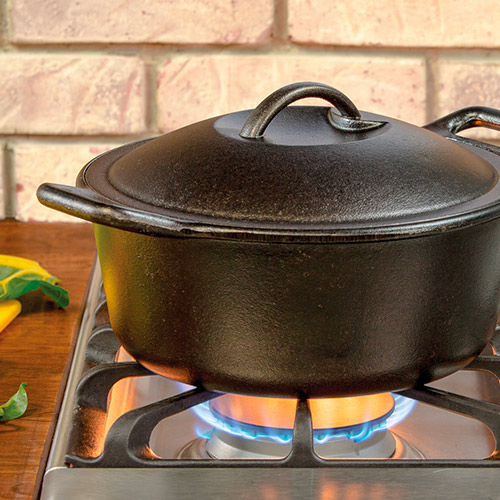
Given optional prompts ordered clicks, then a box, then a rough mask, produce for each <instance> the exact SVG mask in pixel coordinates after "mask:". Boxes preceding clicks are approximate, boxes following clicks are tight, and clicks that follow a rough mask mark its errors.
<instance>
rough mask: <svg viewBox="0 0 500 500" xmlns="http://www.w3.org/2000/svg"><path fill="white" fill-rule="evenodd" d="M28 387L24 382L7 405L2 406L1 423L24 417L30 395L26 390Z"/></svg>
mask: <svg viewBox="0 0 500 500" xmlns="http://www.w3.org/2000/svg"><path fill="white" fill-rule="evenodd" d="M27 385H28V384H25V383H24V382H23V383H22V384H21V385H20V386H19V390H18V391H17V392H16V393H15V394H14V395H13V396H12V397H11V398H10V399H9V400H8V401H7V402H6V403H4V404H3V405H0V422H5V421H7V420H14V419H15V418H19V417H22V416H23V415H24V412H25V411H26V408H27V407H28V395H27V394H26V391H25V389H24V388H25V387H26V386H27Z"/></svg>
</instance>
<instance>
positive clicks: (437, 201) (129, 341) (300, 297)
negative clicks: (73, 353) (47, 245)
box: [38, 83, 500, 397]
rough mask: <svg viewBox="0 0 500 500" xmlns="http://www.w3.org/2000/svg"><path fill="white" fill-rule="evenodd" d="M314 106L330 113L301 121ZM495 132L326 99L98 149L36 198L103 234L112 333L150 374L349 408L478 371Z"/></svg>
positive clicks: (491, 312)
mask: <svg viewBox="0 0 500 500" xmlns="http://www.w3.org/2000/svg"><path fill="white" fill-rule="evenodd" d="M303 97H320V98H324V99H326V100H327V101H329V102H330V103H331V104H332V105H333V106H334V107H335V108H336V110H334V109H333V108H330V107H325V106H291V107H287V105H288V104H290V103H292V102H293V101H296V100H297V99H300V98H303ZM474 126H486V127H492V128H498V127H499V126H500V112H499V111H495V110H492V109H488V108H467V109H463V110H461V111H457V112H456V113H452V114H451V115H448V116H446V117H444V118H442V119H440V120H438V121H436V122H434V123H432V124H430V125H428V126H426V127H424V128H419V127H416V126H413V125H410V124H407V123H404V122H401V121H398V120H395V119H392V118H388V117H385V116H378V115H374V114H371V113H365V112H363V113H360V112H359V111H358V110H357V109H356V107H355V106H354V104H353V103H352V102H351V101H350V100H349V99H348V98H347V97H346V96H345V95H343V94H342V93H340V92H339V91H337V90H335V89H333V88H331V87H328V86H326V85H322V84H316V83H298V84H293V85H289V86H287V87H284V88H282V89H280V90H278V91H276V92H275V93H273V94H272V95H270V96H269V97H268V98H267V99H265V100H264V101H263V102H262V103H261V104H260V105H259V106H258V107H257V108H256V109H255V110H253V111H252V112H249V111H242V112H238V113H231V114H228V115H224V116H220V117H217V118H212V119H209V120H205V121H203V122H200V123H196V124H194V125H190V126H188V127H185V128H183V129H180V130H176V131H174V132H171V133H169V134H167V135H164V136H162V137H158V138H155V139H149V140H146V141H141V142H135V143H133V144H128V145H126V146H123V147H120V148H118V149H115V150H112V151H110V152H107V153H105V154H103V155H101V156H99V157H98V158H96V159H94V160H93V161H91V162H90V163H89V164H87V165H86V166H85V167H84V169H83V170H82V171H81V173H80V175H79V177H78V180H77V187H76V188H75V187H67V186H61V185H55V184H43V185H42V186H40V188H39V190H38V197H39V199H40V201H41V202H42V203H43V204H45V205H47V206H49V207H52V208H55V209H57V210H60V211H62V212H66V213H68V214H72V215H74V216H76V217H80V218H82V219H86V220H89V221H92V222H94V223H95V235H96V240H97V247H98V253H99V258H100V263H101V267H102V272H103V279H104V287H105V290H106V296H107V299H108V306H109V313H110V318H111V324H112V326H113V329H114V331H115V333H116V335H117V337H118V338H119V340H120V342H121V343H122V344H123V346H124V347H125V349H126V350H127V351H128V352H129V353H130V354H131V355H132V356H133V357H134V358H136V359H137V360H138V361H139V362H140V363H142V364H143V365H144V366H146V367H148V368H149V369H151V370H153V371H154V372H157V373H160V374H162V375H165V376H167V377H170V378H173V379H176V380H179V381H182V382H186V383H189V384H193V385H200V386H204V387H205V388H206V389H210V390H217V391H224V392H238V393H243V394H256V395H281V396H296V395H300V396H318V397H323V396H332V397H333V396H346V395H356V394H368V393H374V392H382V391H393V390H398V389H403V388H408V387H411V386H414V385H416V384H420V383H426V382H429V381H431V380H434V379H438V378H440V377H444V376H445V375H448V374H450V373H452V372H454V371H455V370H458V369H459V368H461V367H463V366H465V365H467V364H468V363H469V362H470V361H472V359H473V358H474V357H475V356H477V355H478V354H479V353H480V351H481V350H482V349H483V348H484V347H485V345H486V344H487V342H488V340H489V339H490V337H491V335H492V334H493V331H494V328H495V324H496V318H497V314H498V308H499V299H500V293H499V292H500V254H499V249H500V222H499V216H500V186H499V183H498V169H499V166H500V158H499V154H500V149H497V148H495V147H493V146H490V145H487V144H483V143H480V142H476V141H473V140H471V139H465V138H462V137H458V136H457V135H455V133H456V132H458V131H460V130H462V129H465V128H469V127H474Z"/></svg>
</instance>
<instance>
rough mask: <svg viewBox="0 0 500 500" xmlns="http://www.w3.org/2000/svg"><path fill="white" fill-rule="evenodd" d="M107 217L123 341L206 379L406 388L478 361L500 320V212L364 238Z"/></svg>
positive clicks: (316, 389) (238, 384) (109, 280)
mask: <svg viewBox="0 0 500 500" xmlns="http://www.w3.org/2000/svg"><path fill="white" fill-rule="evenodd" d="M95 230H96V240H97V246H98V252H99V258H100V262H101V269H102V272H103V280H104V285H105V288H106V294H107V299H108V307H109V313H110V318H111V324H112V326H113V329H114V331H115V334H116V335H117V336H118V338H119V339H120V341H121V343H122V344H123V346H124V347H125V348H126V349H127V351H128V352H129V353H130V354H131V355H132V356H133V357H134V358H136V359H137V360H139V361H140V362H141V363H143V364H144V365H145V366H147V367H148V368H149V369H151V370H152V371H154V372H157V373H160V374H162V375H165V376H167V377H169V378H173V379H176V380H179V381H182V382H186V383H189V384H192V385H200V386H203V387H205V388H206V389H208V390H216V391H223V392H235V393H246V394H260V395H299V396H301V395H304V394H305V395H308V396H318V397H320V396H322V397H327V396H330V397H331V396H347V395H356V394H369V393H376V392H384V391H394V390H398V389H404V388H407V387H412V386H414V385H416V384H419V383H426V382H429V381H431V380H434V379H438V378H441V377H444V376H446V375H448V374H450V373H452V372H454V371H456V370H458V369H459V368H461V367H463V366H464V365H466V364H467V363H469V362H470V361H472V359H473V358H474V357H475V356H477V355H478V354H479V353H480V352H481V350H482V349H483V348H484V346H485V345H486V344H487V342H488V340H489V338H490V337H491V335H492V334H493V331H494V328H495V324H496V318H497V314H498V307H499V294H500V290H499V286H498V284H499V283H500V259H499V257H498V256H499V252H498V248H499V247H500V224H499V222H498V220H493V221H490V222H488V223H485V224H478V225H476V226H473V227H471V228H466V229H462V230H456V231H448V232H444V233H442V234H440V235H433V236H427V237H422V238H410V239H406V240H389V241H383V242H373V243H363V244H350V243H345V244H339V243H336V244H284V243H281V244H280V243H273V244H270V243H255V242H253V243H249V242H245V241H241V242H238V241H227V240H217V239H207V240H204V239H197V238H158V237H152V236H146V235H139V234H136V233H131V232H126V231H120V230H117V229H113V228H109V227H106V226H99V225H96V226H95Z"/></svg>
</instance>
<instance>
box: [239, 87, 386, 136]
mask: <svg viewBox="0 0 500 500" xmlns="http://www.w3.org/2000/svg"><path fill="white" fill-rule="evenodd" d="M306 97H319V98H321V99H325V100H326V101H328V102H329V103H331V104H332V105H333V106H335V108H337V110H338V111H340V113H341V115H338V114H336V113H334V112H333V110H332V108H330V110H329V111H328V118H329V120H330V123H331V125H332V126H333V127H334V128H336V129H337V130H341V131H343V132H362V131H366V130H371V129H374V128H378V127H381V126H382V125H384V123H385V122H374V121H369V120H361V114H360V112H359V111H358V108H356V106H355V105H354V103H353V102H352V101H351V100H350V99H349V98H348V97H347V96H346V95H345V94H343V93H342V92H340V91H339V90H337V89H334V88H333V87H330V86H329V85H325V84H323V83H314V82H299V83H292V84H290V85H286V86H285V87H282V88H280V89H278V90H276V91H275V92H273V93H272V94H271V95H270V96H268V97H266V98H265V99H264V100H263V101H262V102H261V103H260V104H259V105H258V106H257V107H256V108H255V109H254V110H253V111H252V112H251V113H250V115H249V117H248V118H247V120H246V122H245V123H244V125H243V127H242V129H241V131H240V136H241V137H244V138H246V139H257V138H259V137H262V135H263V134H264V131H265V130H266V128H267V126H268V125H269V124H270V123H271V121H272V119H273V118H274V117H275V116H276V115H277V114H278V113H279V112H280V111H281V110H282V109H283V108H285V107H286V106H288V105H289V104H291V103H292V102H295V101H298V100H299V99H304V98H306Z"/></svg>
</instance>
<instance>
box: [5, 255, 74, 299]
mask: <svg viewBox="0 0 500 500" xmlns="http://www.w3.org/2000/svg"><path fill="white" fill-rule="evenodd" d="M57 281H58V279H57V278H56V277H55V276H51V275H50V274H49V273H48V272H47V271H46V270H45V269H43V268H42V267H41V266H40V264H38V263H37V262H35V261H33V260H28V259H23V258H21V257H14V256H11V255H0V300H9V299H17V298H18V297H20V296H21V295H24V294H25V293H28V292H31V291H33V290H36V289H37V288H40V289H41V290H42V292H43V293H45V294H46V295H48V296H49V297H50V298H51V299H52V300H54V301H55V302H56V303H57V305H58V306H59V307H66V306H67V305H68V304H69V294H68V291H67V290H65V289H64V288H62V287H60V286H58V285H57V284H56V283H57Z"/></svg>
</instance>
